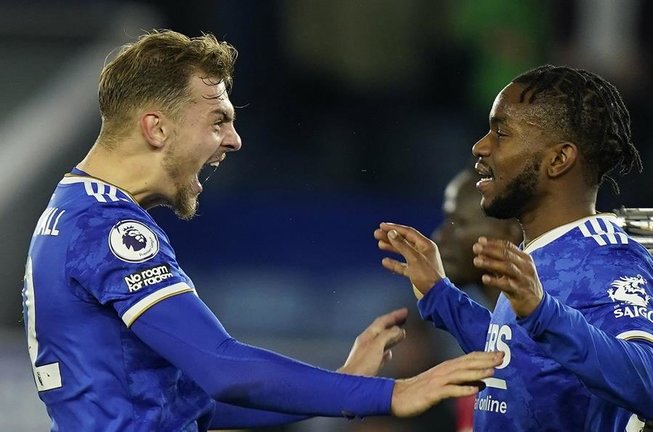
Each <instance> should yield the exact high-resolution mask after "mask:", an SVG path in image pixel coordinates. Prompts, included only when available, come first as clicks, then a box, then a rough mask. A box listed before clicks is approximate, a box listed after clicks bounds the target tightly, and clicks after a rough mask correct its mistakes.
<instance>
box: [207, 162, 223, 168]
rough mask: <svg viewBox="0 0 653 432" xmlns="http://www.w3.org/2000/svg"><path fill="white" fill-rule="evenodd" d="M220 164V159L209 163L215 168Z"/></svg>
mask: <svg viewBox="0 0 653 432" xmlns="http://www.w3.org/2000/svg"><path fill="white" fill-rule="evenodd" d="M218 165H220V161H215V162H211V163H210V164H209V166H210V167H213V168H216V167H217V166H218Z"/></svg>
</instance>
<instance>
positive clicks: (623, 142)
mask: <svg viewBox="0 0 653 432" xmlns="http://www.w3.org/2000/svg"><path fill="white" fill-rule="evenodd" d="M513 82H514V83H518V84H524V85H525V86H526V87H525V88H524V90H523V91H522V92H521V98H520V102H524V100H525V99H526V96H527V95H528V101H527V102H528V103H529V104H532V103H535V101H536V100H537V101H538V103H539V104H545V105H550V108H551V109H549V110H545V111H544V112H545V113H547V114H546V115H547V116H548V117H550V118H548V119H545V120H546V121H547V124H552V125H555V126H554V127H555V128H557V131H556V132H558V133H559V134H560V135H561V137H563V138H565V139H568V140H570V141H572V142H574V143H575V144H576V145H578V147H579V151H580V154H581V157H582V158H583V159H584V160H585V161H586V166H587V170H586V177H587V180H588V183H589V184H590V185H601V184H602V183H603V181H604V180H607V181H609V182H610V183H611V184H612V187H613V190H614V191H615V193H617V194H618V193H619V185H618V184H617V182H616V181H615V180H614V179H613V178H612V177H610V175H609V174H610V173H611V172H612V171H615V170H616V171H617V172H618V173H619V174H620V175H625V174H628V173H629V172H631V171H632V170H633V169H635V170H637V171H638V172H641V171H642V160H641V158H640V155H639V152H638V151H637V148H636V147H635V145H634V144H633V142H632V138H631V133H630V115H629V114H628V109H626V106H625V105H624V102H623V100H622V99H621V96H620V95H619V92H618V91H617V89H616V88H615V87H614V86H613V85H612V84H610V83H609V82H608V81H606V80H605V79H603V78H601V77H600V76H598V75H596V74H594V73H592V72H588V71H586V70H582V69H574V68H570V67H566V66H552V65H545V66H540V67H538V68H535V69H532V70H530V71H527V72H525V73H523V74H521V75H519V76H518V77H517V78H515V79H514V80H513Z"/></svg>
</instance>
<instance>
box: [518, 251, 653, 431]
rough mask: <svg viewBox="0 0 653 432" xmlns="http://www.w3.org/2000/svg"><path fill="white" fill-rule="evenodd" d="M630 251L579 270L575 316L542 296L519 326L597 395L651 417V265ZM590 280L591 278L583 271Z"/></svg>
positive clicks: (601, 256)
mask: <svg viewBox="0 0 653 432" xmlns="http://www.w3.org/2000/svg"><path fill="white" fill-rule="evenodd" d="M649 259H650V257H648V255H647V254H637V253H635V254H634V253H633V252H632V250H627V249H625V248H623V249H617V248H611V249H607V248H606V249H601V250H599V251H598V252H597V253H594V254H592V255H591V256H590V257H588V259H586V261H585V262H584V263H583V265H582V266H581V268H579V269H578V273H579V274H584V272H588V271H591V276H592V277H591V278H582V277H581V278H578V279H577V280H578V282H576V283H577V284H578V286H574V287H573V290H574V292H576V293H578V295H585V296H586V301H585V305H586V307H582V308H581V309H580V310H576V309H573V308H571V307H569V306H566V305H564V304H563V303H561V302H560V301H558V300H557V299H556V298H554V297H553V296H551V295H548V294H545V296H544V299H543V301H542V302H541V303H540V305H539V306H538V308H537V309H536V310H535V311H534V312H533V313H532V314H531V315H530V316H528V317H526V318H524V319H520V320H518V323H519V324H520V325H521V326H522V327H523V328H524V329H525V330H526V331H527V332H528V334H529V336H530V337H531V338H532V339H533V340H534V341H535V342H536V343H537V344H538V345H539V346H540V348H541V349H542V350H543V351H544V352H545V353H546V354H547V355H549V356H550V357H551V358H553V359H554V360H556V361H557V362H559V363H560V364H561V365H562V366H563V367H565V368H567V369H569V370H570V371H572V372H573V373H574V374H575V375H576V376H578V378H579V379H580V380H581V381H582V382H583V384H584V385H585V386H586V387H587V388H588V389H589V390H590V391H591V392H592V393H594V394H595V395H597V396H598V397H600V398H602V399H605V400H608V401H611V402H612V403H614V404H616V405H619V406H622V407H624V408H626V409H627V410H630V411H632V412H634V413H636V414H638V415H640V416H643V417H644V418H653V311H652V310H651V309H650V308H649V301H650V300H651V293H652V290H651V283H650V281H651V274H650V270H649V269H650V268H651V265H650V262H648V260H649ZM588 274H589V273H588Z"/></svg>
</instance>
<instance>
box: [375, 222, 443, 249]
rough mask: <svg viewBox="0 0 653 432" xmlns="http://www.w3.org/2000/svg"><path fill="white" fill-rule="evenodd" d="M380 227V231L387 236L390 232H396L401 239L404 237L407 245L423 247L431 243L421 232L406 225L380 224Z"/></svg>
mask: <svg viewBox="0 0 653 432" xmlns="http://www.w3.org/2000/svg"><path fill="white" fill-rule="evenodd" d="M380 227H381V230H382V231H385V232H386V233H388V234H389V233H390V231H392V230H394V231H397V232H398V233H399V234H401V236H402V237H404V238H405V239H406V240H407V241H408V242H409V243H411V244H413V245H424V244H430V243H431V239H429V238H428V237H426V236H425V235H424V234H422V233H421V232H419V231H417V230H416V229H415V228H413V227H410V226H407V225H400V224H395V223H390V222H383V223H381V225H380Z"/></svg>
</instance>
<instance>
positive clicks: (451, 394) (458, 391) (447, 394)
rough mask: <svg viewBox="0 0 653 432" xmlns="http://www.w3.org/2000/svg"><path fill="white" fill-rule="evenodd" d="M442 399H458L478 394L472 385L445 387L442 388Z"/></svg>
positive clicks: (477, 389)
mask: <svg viewBox="0 0 653 432" xmlns="http://www.w3.org/2000/svg"><path fill="white" fill-rule="evenodd" d="M440 390H441V392H442V399H447V398H459V397H465V396H472V395H475V394H476V393H478V392H479V390H480V389H479V388H478V387H476V386H473V385H455V384H451V385H446V386H444V387H442V388H441V389H440Z"/></svg>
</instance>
